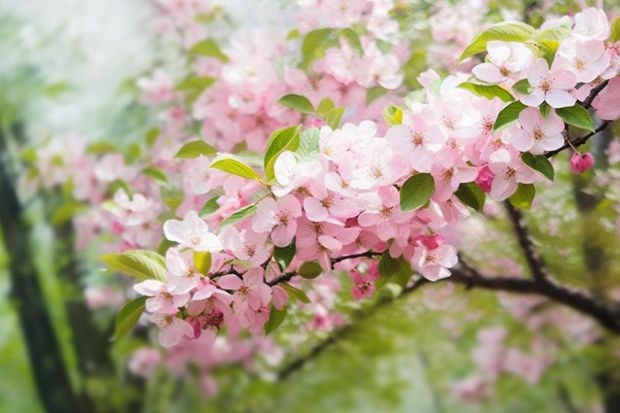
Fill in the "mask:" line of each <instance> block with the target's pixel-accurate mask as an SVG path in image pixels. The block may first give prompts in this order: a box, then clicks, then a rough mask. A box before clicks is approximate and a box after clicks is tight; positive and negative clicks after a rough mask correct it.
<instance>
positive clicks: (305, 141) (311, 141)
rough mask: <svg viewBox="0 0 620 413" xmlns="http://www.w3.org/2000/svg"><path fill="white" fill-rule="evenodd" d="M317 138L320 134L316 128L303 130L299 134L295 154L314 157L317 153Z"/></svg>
mask: <svg viewBox="0 0 620 413" xmlns="http://www.w3.org/2000/svg"><path fill="white" fill-rule="evenodd" d="M319 137H320V132H319V129H318V128H310V129H305V130H304V131H303V132H301V137H300V138H299V147H298V148H297V153H298V154H299V155H301V156H314V155H315V154H317V153H318V152H319Z"/></svg>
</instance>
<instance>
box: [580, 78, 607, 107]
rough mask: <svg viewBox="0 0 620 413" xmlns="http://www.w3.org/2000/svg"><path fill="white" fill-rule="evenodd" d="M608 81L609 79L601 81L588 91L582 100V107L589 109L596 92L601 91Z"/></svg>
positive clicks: (596, 94)
mask: <svg viewBox="0 0 620 413" xmlns="http://www.w3.org/2000/svg"><path fill="white" fill-rule="evenodd" d="M608 83H609V79H607V80H605V81H603V82H601V83H600V84H599V85H598V86H596V87H595V88H593V89H592V90H591V91H590V94H589V95H588V97H587V98H586V100H584V101H583V105H582V106H583V108H584V109H590V108H591V107H592V102H593V101H594V98H596V97H597V96H598V94H599V93H601V91H602V90H603V89H605V86H607V84H608Z"/></svg>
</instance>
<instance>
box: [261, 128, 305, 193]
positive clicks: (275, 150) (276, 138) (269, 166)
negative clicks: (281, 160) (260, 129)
mask: <svg viewBox="0 0 620 413" xmlns="http://www.w3.org/2000/svg"><path fill="white" fill-rule="evenodd" d="M300 131H301V126H299V125H297V126H291V127H289V128H281V129H278V130H276V131H275V132H273V133H272V134H271V136H270V137H269V142H268V143H267V150H266V151H265V158H264V160H263V167H264V168H265V177H266V178H267V181H270V180H271V179H273V178H274V177H275V174H274V172H273V167H274V164H275V163H276V159H278V155H280V154H281V153H282V152H284V151H293V152H294V151H295V150H296V149H297V148H298V147H299V137H300Z"/></svg>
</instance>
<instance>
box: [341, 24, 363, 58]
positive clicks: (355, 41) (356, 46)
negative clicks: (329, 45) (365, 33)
mask: <svg viewBox="0 0 620 413" xmlns="http://www.w3.org/2000/svg"><path fill="white" fill-rule="evenodd" d="M340 36H342V37H343V38H344V39H345V40H346V41H347V42H349V45H350V46H351V47H352V48H353V50H355V51H356V52H357V53H358V54H359V55H363V54H364V48H363V47H362V42H361V41H360V37H359V36H358V35H357V33H355V31H354V30H353V29H350V28H346V29H341V30H340Z"/></svg>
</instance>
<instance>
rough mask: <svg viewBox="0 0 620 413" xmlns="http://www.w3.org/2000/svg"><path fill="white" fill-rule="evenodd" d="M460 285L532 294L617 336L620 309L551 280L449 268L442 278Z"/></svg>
mask: <svg viewBox="0 0 620 413" xmlns="http://www.w3.org/2000/svg"><path fill="white" fill-rule="evenodd" d="M445 280H446V281H449V282H454V283H456V284H462V285H464V286H465V287H467V288H474V287H475V288H482V289H485V290H491V291H506V292H511V293H520V294H534V295H540V296H543V297H547V298H548V299H550V300H552V301H555V302H557V303H561V304H564V305H565V306H567V307H570V308H572V309H574V310H576V311H578V312H580V313H582V314H584V315H587V316H589V317H591V318H593V319H594V320H596V321H597V322H598V323H599V324H600V325H602V326H603V327H605V328H607V329H608V330H610V331H612V332H614V333H617V334H618V333H620V309H619V308H617V307H611V306H608V305H606V304H605V303H603V302H601V301H599V300H597V299H595V298H594V297H592V296H590V295H588V294H587V293H585V292H583V291H579V290H576V289H572V288H569V287H566V286H563V285H560V284H557V283H556V282H553V281H551V280H548V279H545V280H544V281H542V282H541V281H539V280H528V279H524V278H517V277H485V276H483V275H482V274H480V273H479V272H478V271H476V270H474V269H472V268H471V267H470V266H467V265H459V266H458V267H456V268H453V269H452V275H451V276H450V277H449V278H446V279H445Z"/></svg>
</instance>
